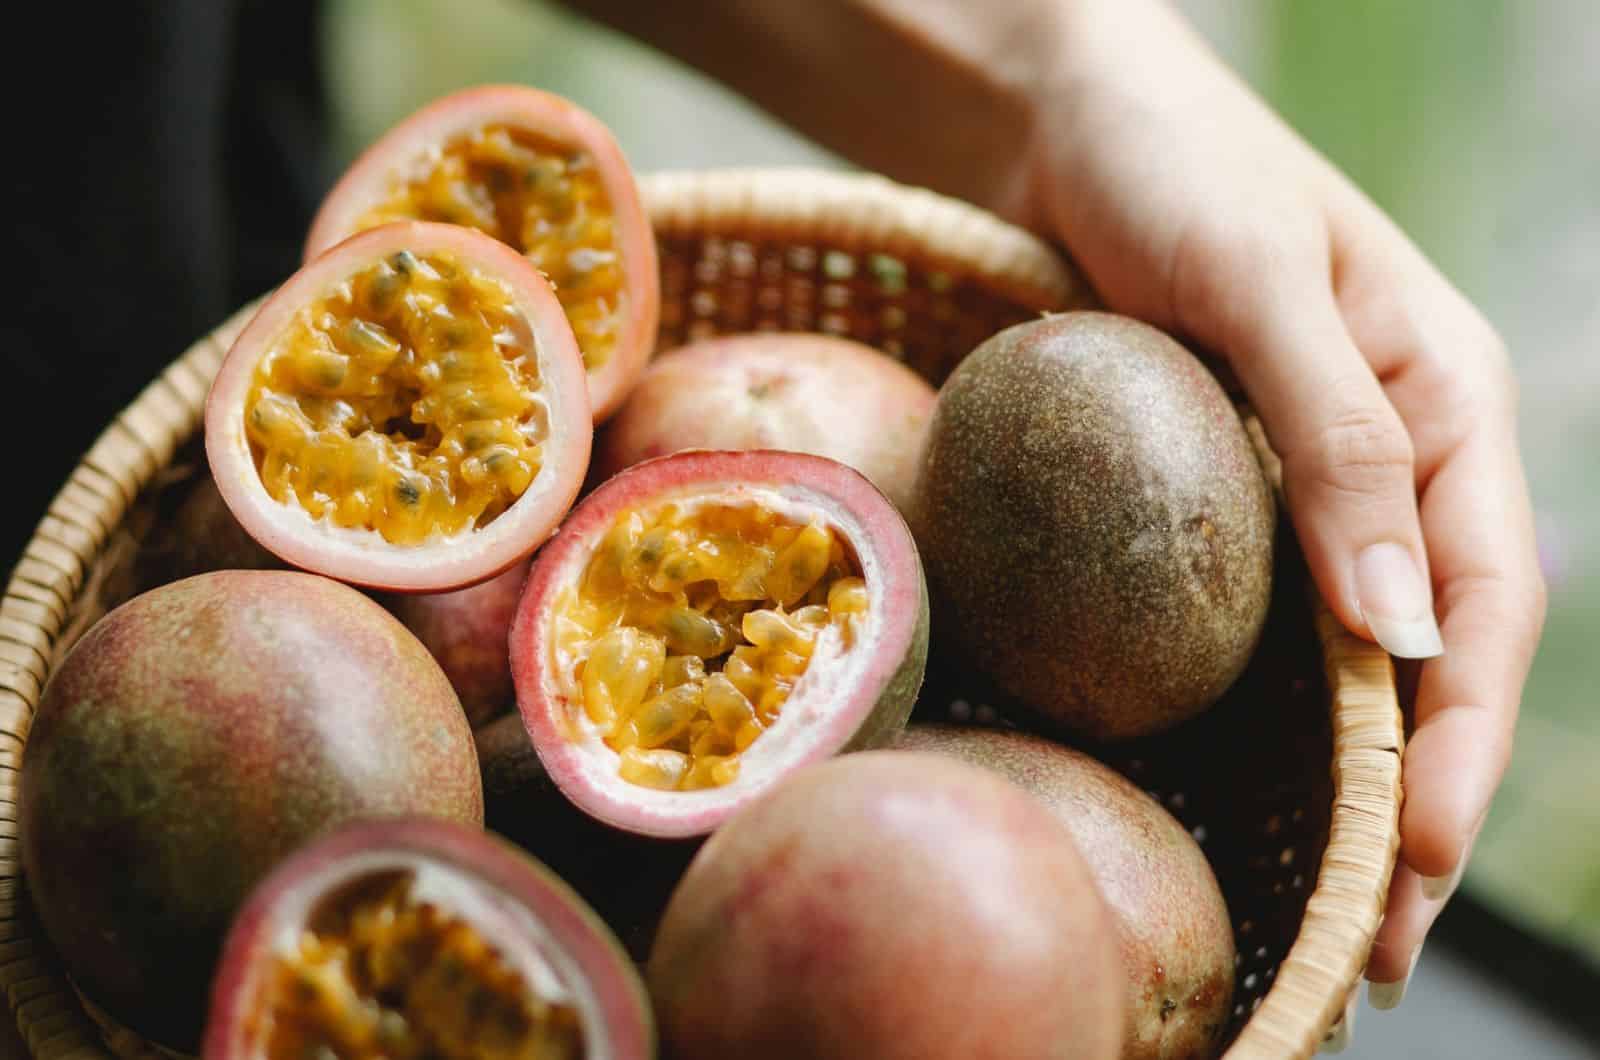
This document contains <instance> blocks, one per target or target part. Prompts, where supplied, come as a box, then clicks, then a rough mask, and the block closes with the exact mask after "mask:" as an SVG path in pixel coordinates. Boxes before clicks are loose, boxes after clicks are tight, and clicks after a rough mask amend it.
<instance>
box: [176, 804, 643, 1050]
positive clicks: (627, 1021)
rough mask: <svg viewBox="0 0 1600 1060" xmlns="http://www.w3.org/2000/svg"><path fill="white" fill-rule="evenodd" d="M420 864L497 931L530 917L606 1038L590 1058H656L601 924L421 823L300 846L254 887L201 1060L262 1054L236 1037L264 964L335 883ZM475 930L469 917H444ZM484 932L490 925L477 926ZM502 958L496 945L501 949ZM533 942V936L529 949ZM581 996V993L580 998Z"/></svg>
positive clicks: (531, 868)
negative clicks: (442, 873) (449, 873)
mask: <svg viewBox="0 0 1600 1060" xmlns="http://www.w3.org/2000/svg"><path fill="white" fill-rule="evenodd" d="M427 865H435V866H443V867H445V869H447V870H454V871H455V872H457V873H459V874H460V876H461V877H462V878H463V879H464V880H466V881H468V883H469V884H471V883H476V884H478V885H480V886H481V887H484V888H487V894H480V895H479V896H478V897H479V898H482V899H484V900H485V901H486V903H487V904H485V905H481V906H480V907H479V911H480V912H481V913H483V914H485V915H487V916H488V917H490V918H492V919H493V920H494V921H495V924H496V925H503V924H506V923H508V922H512V923H514V922H515V918H516V915H517V913H518V911H519V907H520V911H522V912H524V913H525V914H531V916H532V917H533V919H534V920H535V921H536V922H537V925H538V928H539V929H540V930H541V931H542V932H543V935H544V939H547V940H548V942H549V944H550V948H552V949H554V950H557V951H559V952H561V953H563V954H564V955H565V956H566V957H567V958H568V959H569V960H570V962H571V967H572V968H573V969H574V970H575V971H576V973H577V975H576V977H577V979H579V980H581V982H569V983H568V984H567V985H568V986H569V987H571V988H573V989H574V992H575V994H576V995H577V997H578V998H579V999H580V1002H581V1001H582V1000H583V999H584V998H585V997H586V996H587V997H588V998H589V999H592V1002H593V1004H592V1006H590V1007H588V1008H587V1009H585V1008H580V1013H581V1015H582V1016H583V1017H584V1019H585V1033H586V1034H592V1033H595V1032H596V1031H598V1032H600V1033H602V1034H603V1035H604V1036H605V1040H606V1042H607V1044H608V1045H609V1051H607V1050H606V1049H603V1048H602V1049H594V1048H593V1046H594V1042H595V1040H594V1039H592V1038H591V1039H588V1041H589V1042H590V1044H591V1049H592V1051H593V1053H594V1055H607V1056H611V1057H614V1058H615V1060H644V1058H648V1057H653V1056H654V1055H655V1026H654V1021H653V1019H652V1017H651V1009H650V1002H649V999H648V998H647V996H646V995H645V992H644V988H643V985H642V984H641V983H640V981H639V979H638V976H637V974H635V972H634V967H633V962H632V961H631V960H630V959H629V957H628V955H627V954H626V953H625V952H624V951H623V950H622V948H621V946H620V945H619V944H618V943H617V942H616V941H615V939H614V937H613V936H612V935H611V932H610V929H609V928H607V927H606V926H605V925H604V924H603V923H602V922H601V921H600V919H599V918H598V917H596V916H595V915H594V914H593V913H592V912H590V911H589V909H588V907H587V906H586V905H585V904H584V902H583V900H582V899H581V898H579V897H578V895H577V894H576V893H574V892H573V891H572V889H571V888H570V887H568V886H567V885H566V884H565V883H563V882H562V881H561V879H560V878H559V877H557V876H556V875H555V874H553V873H551V872H549V871H548V870H547V869H545V868H544V867H543V866H541V865H539V864H538V863H537V862H535V861H534V860H532V859H531V858H529V857H528V856H527V855H525V854H523V853H521V852H520V851H518V850H516V849H515V848H514V847H512V846H510V845H509V844H507V843H505V842H504V841H503V840H500V839H498V838H496V837H494V836H493V835H491V834H489V833H487V832H479V831H475V830H473V829H469V828H465V827H463V826H460V825H456V824H453V823H451V822H448V821H444V820H440V819H435V818H428V817H391V818H371V819H368V820H364V821H358V822H354V823H352V824H350V825H347V826H345V827H344V828H341V829H340V830H338V831H336V832H334V833H331V834H330V835H328V836H326V837H324V838H323V839H322V840H320V841H318V842H316V843H313V844H311V845H309V846H306V847H302V848H301V849H300V850H299V851H297V852H296V853H295V854H294V855H292V856H291V857H289V858H288V859H287V860H285V861H284V862H283V863H282V864H281V865H280V866H279V867H278V868H277V869H275V870H274V871H273V873H272V875H270V876H269V877H268V878H267V879H266V880H265V881H263V882H262V884H261V885H260V886H259V887H257V888H256V890H255V892H254V893H253V894H252V895H251V897H250V900H249V901H248V902H247V903H246V904H245V906H244V908H243V909H241V910H240V912H239V915H238V916H237V917H236V918H235V919H234V922H233V927H232V930H231V931H230V932H229V934H228V941H227V943H226V945H224V947H223V951H222V958H221V960H220V961H219V962H218V964H217V974H216V976H215V978H214V979H213V983H212V992H211V1009H210V1016H209V1019H208V1021H207V1025H206V1033H205V1038H204V1041H203V1048H202V1054H201V1055H202V1056H204V1057H205V1058H206V1060H225V1058H226V1060H232V1058H235V1057H246V1056H255V1055H258V1052H257V1051H256V1050H254V1049H252V1048H251V1046H252V1044H253V1043H251V1042H248V1041H246V1040H245V1038H244V1032H245V1030H246V1029H247V1028H248V1027H249V1026H250V1025H251V1022H252V1020H251V1014H252V1013H251V1009H252V1006H253V1005H254V1004H256V1002H257V994H258V983H257V980H258V977H259V975H260V972H261V970H262V968H263V967H264V964H265V959H266V958H267V957H268V956H269V955H270V954H271V953H272V952H273V951H275V950H278V949H280V948H282V947H283V946H284V945H285V944H286V941H288V942H292V941H293V939H295V938H296V937H297V936H298V932H299V929H300V928H301V926H302V925H303V923H304V918H305V914H306V913H307V912H308V911H309V910H310V909H311V907H312V906H313V905H314V904H315V902H316V901H317V900H318V899H320V898H322V897H323V896H325V895H327V894H329V893H330V892H332V891H333V890H335V889H336V888H337V887H338V886H339V885H340V884H342V883H345V882H349V881H352V880H354V879H357V878H359V877H361V876H363V875H366V874H368V873H372V872H382V871H388V870H395V869H401V870H403V869H407V868H417V867H422V866H427ZM449 912H451V913H454V914H456V915H463V916H464V917H465V918H466V919H468V920H469V921H471V920H472V912H471V911H465V910H449ZM478 926H479V927H480V929H484V928H492V927H493V926H495V925H484V924H480V925H478ZM497 941H498V943H499V945H500V946H501V947H502V948H509V947H508V944H507V941H506V940H505V939H503V938H501V939H498V940H497ZM540 941H541V940H539V939H538V935H537V934H534V935H529V936H528V944H529V945H530V946H536V945H538V944H539V942H540ZM584 988H587V994H585V989H584Z"/></svg>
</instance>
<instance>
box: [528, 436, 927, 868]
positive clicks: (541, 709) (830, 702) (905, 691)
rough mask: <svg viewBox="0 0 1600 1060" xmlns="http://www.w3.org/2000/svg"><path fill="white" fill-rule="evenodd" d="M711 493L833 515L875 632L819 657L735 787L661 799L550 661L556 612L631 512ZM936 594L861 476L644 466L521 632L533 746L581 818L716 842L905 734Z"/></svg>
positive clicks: (572, 530) (730, 456)
mask: <svg viewBox="0 0 1600 1060" xmlns="http://www.w3.org/2000/svg"><path fill="white" fill-rule="evenodd" d="M696 495H703V496H706V497H708V498H710V499H714V500H716V501H718V502H721V503H733V504H737V503H740V502H742V501H759V502H760V503H763V504H767V505H777V506H780V507H785V506H787V507H789V508H793V509H795V510H803V511H807V512H812V513H816V512H820V513H823V514H825V515H826V517H827V518H828V521H829V522H830V524H831V525H832V526H834V528H835V529H836V530H837V531H838V532H839V533H840V534H841V536H843V537H844V539H845V540H846V541H847V542H848V544H849V546H850V547H851V548H852V549H853V550H854V551H855V554H856V557H857V560H858V561H859V562H860V564H861V566H862V568H863V572H864V575H865V578H866V581H867V586H868V592H869V594H870V595H869V600H870V604H869V610H868V616H869V617H868V624H867V627H866V629H865V630H864V631H863V633H862V634H861V635H860V637H859V639H858V642H857V644H856V646H855V648H854V649H852V650H851V651H850V652H849V653H848V655H843V656H835V657H834V658H833V659H832V660H828V659H825V658H823V657H822V656H821V655H820V654H819V656H817V657H814V658H813V661H812V664H811V666H810V667H809V668H808V669H807V671H806V673H805V675H804V676H803V677H802V678H801V679H800V681H799V683H798V684H796V686H795V689H794V691H793V693H792V694H791V696H790V699H789V701H788V703H787V704H786V706H785V709H784V712H783V714H782V715H781V716H780V718H779V720H778V722H777V723H775V724H774V725H773V727H772V728H771V729H769V730H768V732H767V733H766V734H764V735H763V736H762V737H761V738H760V739H758V740H757V741H756V742H755V743H754V744H752V745H751V747H750V748H749V749H748V750H747V751H745V752H744V754H743V756H742V767H741V769H740V772H739V776H738V778H737V779H735V780H734V781H733V782H732V783H730V784H728V785H726V786H724V787H720V788H709V789H704V790H700V791H656V790H653V789H650V788H645V787H641V786H638V785H635V784H631V783H629V782H627V781H625V780H623V779H622V778H621V777H620V776H618V775H617V766H618V758H617V755H616V754H615V752H613V751H611V750H610V748H608V747H606V746H605V745H604V744H603V742H602V741H601V737H600V735H599V733H598V732H597V731H596V730H595V729H594V727H593V726H592V725H591V724H590V723H589V722H588V720H587V718H586V717H584V716H583V708H582V705H581V704H579V703H576V702H574V701H573V700H572V699H571V698H570V697H569V696H568V695H567V694H566V692H565V691H564V690H563V683H562V681H561V680H560V678H559V676H558V675H557V673H556V672H555V666H554V663H553V660H552V657H551V650H550V644H551V642H552V632H553V630H552V627H553V623H554V618H555V608H554V601H555V599H556V598H557V595H558V593H559V592H560V590H561V589H562V588H563V587H565V586H568V585H571V584H573V583H574V582H575V580H576V579H577V578H578V577H579V576H580V574H581V573H582V571H583V569H584V566H585V564H586V563H587V561H588V559H589V557H590V556H591V555H592V554H593V551H594V548H595V545H596V544H597V543H598V541H599V540H600V538H601V537H603V535H604V534H605V533H606V531H607V530H608V529H609V528H610V527H611V525H612V522H613V521H614V520H615V519H616V518H617V517H618V516H620V515H621V514H622V513H623V512H624V511H626V510H628V509H630V508H636V507H643V506H650V505H656V504H662V503H665V502H668V501H672V500H682V499H685V498H688V497H692V496H696ZM927 637H928V605H927V589H926V587H925V585H924V582H923V578H922V568H921V564H920V562H919V560H918V558H917V552H916V545H915V543H914V542H913V541H912V539H911V534H910V531H909V530H907V529H906V525H905V522H904V520H903V519H901V517H900V515H899V513H898V512H896V511H895V509H894V507H893V506H892V505H891V504H890V503H889V502H888V500H887V499H886V498H885V497H884V496H883V494H882V493H880V492H878V490H877V489H876V488H875V487H874V486H873V485H872V484H871V483H870V482H868V481H867V480H866V478H864V477H863V476H862V475H860V474H859V473H857V472H855V471H852V470H851V469H850V468H847V467H845V466H844V465H843V464H839V463H837V462H835V461H832V460H827V459H825V458H822V457H815V456H809V455H806V454H802V453H789V452H776V451H769V450H749V451H743V452H723V451H712V450H692V451H684V452H680V453H676V454H673V455H671V456H665V457H660V458H658V459H655V460H648V461H645V462H644V463H641V464H636V465H634V466H633V467H631V468H629V469H628V470H626V471H623V472H622V473H621V474H619V475H617V476H616V477H614V478H612V479H610V480H609V481H608V482H606V484H605V485H603V486H601V487H600V488H599V489H598V490H596V491H595V492H594V493H592V494H590V495H589V496H588V497H587V498H586V499H585V500H584V501H583V502H582V503H581V504H579V505H578V507H577V508H576V509H575V510H574V511H573V513H572V515H571V516H570V517H569V518H568V520H567V522H566V525H565V526H563V528H562V530H561V532H560V533H559V534H558V535H557V536H556V538H555V539H554V540H553V541H551V543H550V544H549V545H547V546H545V548H544V550H543V551H542V552H541V553H540V555H539V558H538V560H537V561H536V562H535V564H534V567H533V571H532V572H531V573H530V575H529V578H528V584H527V587H526V588H525V589H524V590H523V597H522V602H521V604H520V605H519V607H518V609H517V617H516V619H515V620H514V621H513V623H512V626H511V642H510V646H511V673H512V679H513V682H514V684H515V685H516V689H517V705H518V709H519V710H520V712H521V714H522V719H523V724H524V725H525V726H526V727H527V731H528V737H529V739H530V741H531V742H532V744H533V747H534V750H535V751H536V752H537V753H538V755H539V760H540V762H541V763H542V764H543V765H544V768H545V770H546V772H547V773H548V774H549V776H550V779H551V780H552V781H553V782H554V783H555V784H556V786H557V787H558V788H560V789H561V791H562V792H563V793H564V794H565V795H566V796H567V798H568V799H570V800H571V801H572V802H574V803H575V804H576V805H577V806H578V807H579V808H580V809H582V810H583V811H585V812H586V813H588V814H589V815H590V816H592V817H595V818H597V819H599V820H601V821H603V822H605V823H607V824H610V825H612V826H614V827H617V828H622V829H625V830H627V831H630V832H635V833H639V834H641V835H650V836H656V837H660V838H681V837H686V836H694V835H704V834H706V833H708V832H710V831H712V830H713V829H714V828H716V827H717V825H718V824H719V823H721V821H722V820H723V819H724V818H726V817H727V816H728V815H729V814H731V813H734V812H736V811H737V810H738V808H739V807H741V806H743V805H745V804H746V803H748V802H749V801H750V800H752V799H755V798H757V797H759V796H760V795H762V794H763V793H765V792H766V791H767V790H768V789H770V788H771V787H772V786H774V785H775V784H777V783H778V782H779V781H780V780H782V778H783V777H785V776H787V775H788V774H790V773H791V772H793V771H794V770H796V769H799V768H800V767H802V766H804V765H806V764H808V763H811V762H816V761H820V760H822V759H825V758H828V757H830V756H832V755H834V754H837V753H840V752H843V751H852V750H858V749H862V748H866V747H873V746H877V745H878V744H880V743H882V742H884V741H885V740H887V739H889V738H890V737H892V735H893V734H894V733H896V732H898V731H899V730H900V729H901V728H903V727H904V724H905V719H906V717H907V715H908V714H909V713H910V710H911V707H912V705H913V703H914V702H915V699H916V693H917V690H918V689H919V688H920V687H921V683H922V674H923V666H924V663H925V661H926V656H927Z"/></svg>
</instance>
